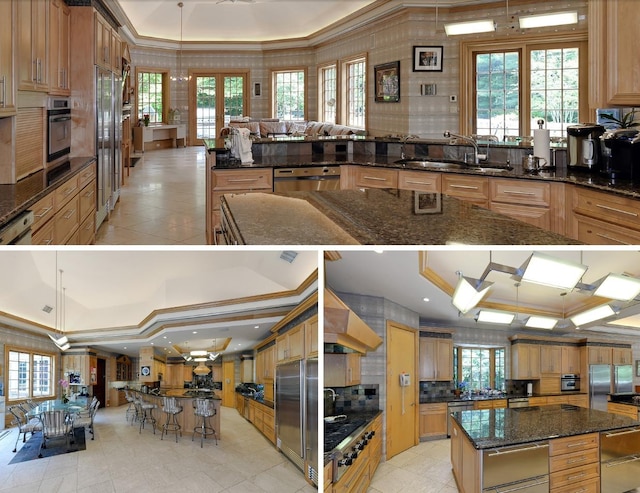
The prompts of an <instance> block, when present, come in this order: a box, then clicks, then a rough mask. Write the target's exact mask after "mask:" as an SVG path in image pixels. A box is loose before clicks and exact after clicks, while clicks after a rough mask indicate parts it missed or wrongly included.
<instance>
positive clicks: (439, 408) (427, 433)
mask: <svg viewBox="0 0 640 493" xmlns="http://www.w3.org/2000/svg"><path fill="white" fill-rule="evenodd" d="M487 402H490V401H487ZM419 428H420V439H423V438H424V439H428V438H435V437H446V436H447V403H446V402H441V403H437V404H420V427H419Z"/></svg>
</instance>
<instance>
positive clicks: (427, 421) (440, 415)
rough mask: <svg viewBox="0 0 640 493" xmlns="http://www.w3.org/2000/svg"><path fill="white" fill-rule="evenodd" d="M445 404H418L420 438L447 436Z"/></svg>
mask: <svg viewBox="0 0 640 493" xmlns="http://www.w3.org/2000/svg"><path fill="white" fill-rule="evenodd" d="M448 416H449V414H448V413H447V403H446V402H441V403H440V402H439V403H435V404H420V426H419V429H420V438H432V437H445V436H447V418H448Z"/></svg>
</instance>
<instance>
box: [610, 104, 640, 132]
mask: <svg viewBox="0 0 640 493" xmlns="http://www.w3.org/2000/svg"><path fill="white" fill-rule="evenodd" d="M600 118H602V119H604V120H608V121H610V122H611V123H613V124H615V125H617V126H618V128H633V127H637V126H640V123H639V122H636V121H635V119H636V109H635V108H633V109H632V110H631V111H629V112H628V113H625V114H624V115H622V117H621V118H616V117H615V116H613V115H612V114H611V113H602V114H601V115H600Z"/></svg>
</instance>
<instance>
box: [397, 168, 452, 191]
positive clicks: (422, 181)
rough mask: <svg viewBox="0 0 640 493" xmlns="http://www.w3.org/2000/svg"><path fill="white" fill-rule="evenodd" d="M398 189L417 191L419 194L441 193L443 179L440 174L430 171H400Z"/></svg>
mask: <svg viewBox="0 0 640 493" xmlns="http://www.w3.org/2000/svg"><path fill="white" fill-rule="evenodd" d="M398 189H400V190H415V191H417V192H432V193H436V192H440V190H441V189H442V177H441V174H440V173H432V172H430V171H410V170H400V171H399V172H398Z"/></svg>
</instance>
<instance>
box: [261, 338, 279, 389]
mask: <svg viewBox="0 0 640 493" xmlns="http://www.w3.org/2000/svg"><path fill="white" fill-rule="evenodd" d="M275 366H276V345H275V344H272V345H271V346H269V347H267V348H266V349H262V350H260V351H258V352H257V353H256V383H267V382H271V383H273V378H274V375H275Z"/></svg>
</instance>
